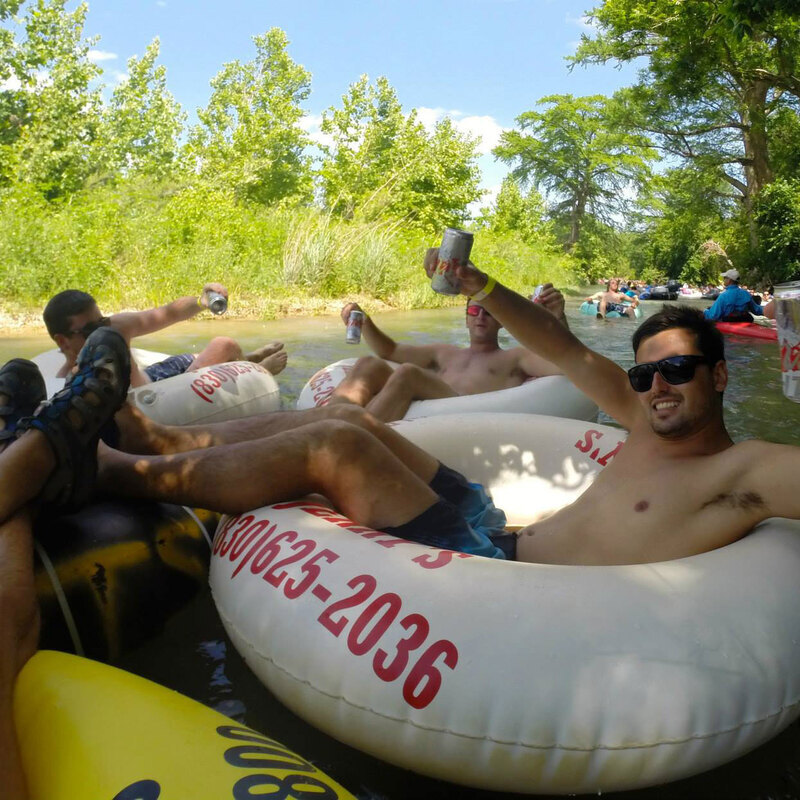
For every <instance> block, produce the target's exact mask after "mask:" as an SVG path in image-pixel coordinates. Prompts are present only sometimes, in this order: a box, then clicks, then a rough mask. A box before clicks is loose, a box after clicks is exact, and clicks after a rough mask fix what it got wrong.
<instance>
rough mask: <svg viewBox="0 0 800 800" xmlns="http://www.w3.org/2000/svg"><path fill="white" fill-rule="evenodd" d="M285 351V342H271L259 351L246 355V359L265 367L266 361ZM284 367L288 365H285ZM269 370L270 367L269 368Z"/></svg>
mask: <svg viewBox="0 0 800 800" xmlns="http://www.w3.org/2000/svg"><path fill="white" fill-rule="evenodd" d="M281 350H283V342H270V343H269V344H265V345H264V346H263V347H259V348H258V350H253V352H252V353H246V354H245V358H246V359H247V360H248V361H253V362H255V363H256V364H261V366H262V367H265V366H266V364H264V359H266V358H269V357H270V356H271V355H274V354H275V353H278V352H280V351H281ZM283 366H284V367H285V366H286V364H284V365H283ZM267 369H269V367H267Z"/></svg>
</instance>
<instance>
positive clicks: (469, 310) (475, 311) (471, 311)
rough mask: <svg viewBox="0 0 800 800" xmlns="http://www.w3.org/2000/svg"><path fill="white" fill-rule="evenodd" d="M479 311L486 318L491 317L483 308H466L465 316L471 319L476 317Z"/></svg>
mask: <svg viewBox="0 0 800 800" xmlns="http://www.w3.org/2000/svg"><path fill="white" fill-rule="evenodd" d="M481 311H483V313H484V314H486V316H487V317H491V316H492V315H491V314H490V313H489V312H488V311H487V310H486V309H485V308H484V307H483V306H467V314H469V315H470V316H471V317H477V316H478V314H480V313H481Z"/></svg>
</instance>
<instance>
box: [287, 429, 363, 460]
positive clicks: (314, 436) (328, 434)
mask: <svg viewBox="0 0 800 800" xmlns="http://www.w3.org/2000/svg"><path fill="white" fill-rule="evenodd" d="M301 430H302V431H303V432H304V433H305V434H306V436H307V442H308V447H309V450H310V452H311V453H312V454H315V455H316V456H317V457H318V458H320V459H322V460H323V461H326V462H328V461H330V462H332V463H333V462H338V461H346V462H348V463H355V462H357V461H358V460H359V459H361V458H363V457H364V455H365V454H366V453H368V452H369V451H370V449H371V446H372V445H373V444H374V443H375V442H376V441H377V440H376V439H375V437H374V436H372V434H370V433H369V432H368V431H366V430H364V428H362V427H360V426H359V425H357V424H353V423H352V422H347V421H345V420H343V419H325V420H323V421H321V422H315V423H312V424H311V425H306V426H305V427H303V428H302V429H301ZM312 458H313V455H312Z"/></svg>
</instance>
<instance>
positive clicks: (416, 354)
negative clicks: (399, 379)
mask: <svg viewBox="0 0 800 800" xmlns="http://www.w3.org/2000/svg"><path fill="white" fill-rule="evenodd" d="M351 311H361V313H362V314H364V325H363V327H362V328H361V335H362V336H363V337H364V341H365V342H366V343H367V347H369V349H370V350H372V352H373V353H375V355H376V356H378V357H379V358H384V359H386V360H387V361H396V362H398V363H399V364H416V365H417V366H419V367H425V368H429V367H433V366H435V364H436V345H411V344H398V343H397V342H396V341H395V340H394V339H392V337H391V336H389V335H388V334H386V333H384V332H383V331H382V330H381V329H380V328H379V327H378V326H377V325H376V324H375V323H374V322H373V321H372V317H370V316H369V314H367V313H366V312H365V311H364V309H362V308H361V306H360V305H359V304H358V303H347V304H346V305H345V306H344V308H343V309H342V321H343V322H344V324H345V325H347V320H348V318H349V317H350V312H351Z"/></svg>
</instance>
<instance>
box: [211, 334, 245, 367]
mask: <svg viewBox="0 0 800 800" xmlns="http://www.w3.org/2000/svg"><path fill="white" fill-rule="evenodd" d="M205 352H206V353H208V354H212V355H213V357H214V358H215V359H216V360H217V361H218V363H222V362H224V361H240V360H241V359H242V348H241V346H240V345H239V343H238V342H237V341H236V339H231V338H230V337H229V336H215V337H214V338H213V339H212V340H211V341H210V342H209V343H208V346H207V347H206V348H205Z"/></svg>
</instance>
